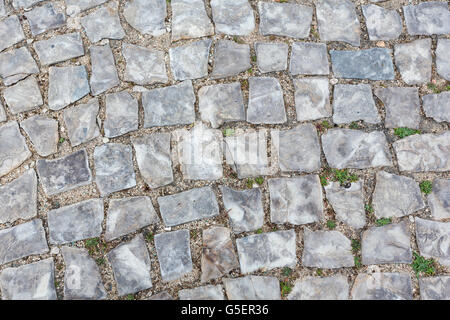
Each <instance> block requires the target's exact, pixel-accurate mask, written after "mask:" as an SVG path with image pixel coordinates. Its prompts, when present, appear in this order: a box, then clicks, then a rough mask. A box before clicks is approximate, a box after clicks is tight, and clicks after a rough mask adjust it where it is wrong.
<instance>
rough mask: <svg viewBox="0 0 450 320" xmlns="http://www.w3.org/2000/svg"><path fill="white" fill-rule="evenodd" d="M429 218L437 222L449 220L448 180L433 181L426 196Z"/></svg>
mask: <svg viewBox="0 0 450 320" xmlns="http://www.w3.org/2000/svg"><path fill="white" fill-rule="evenodd" d="M428 205H429V206H430V210H431V216H432V217H433V218H434V219H437V220H443V219H448V218H450V180H449V179H439V178H438V179H435V180H434V181H433V186H432V191H431V194H430V195H429V196H428Z"/></svg>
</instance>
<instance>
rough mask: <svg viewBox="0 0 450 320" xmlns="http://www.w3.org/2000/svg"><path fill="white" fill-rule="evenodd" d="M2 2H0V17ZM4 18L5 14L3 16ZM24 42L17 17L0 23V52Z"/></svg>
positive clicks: (23, 35) (8, 18)
mask: <svg viewBox="0 0 450 320" xmlns="http://www.w3.org/2000/svg"><path fill="white" fill-rule="evenodd" d="M1 10H2V2H0V17H2V14H1ZM4 15H5V16H6V12H5V14H4ZM22 40H25V34H24V33H23V30H22V26H21V25H20V21H19V18H18V17H17V16H10V17H7V18H5V19H3V20H1V21H0V51H3V50H4V49H6V48H8V47H11V46H12V45H15V44H16V43H19V42H20V41H22Z"/></svg>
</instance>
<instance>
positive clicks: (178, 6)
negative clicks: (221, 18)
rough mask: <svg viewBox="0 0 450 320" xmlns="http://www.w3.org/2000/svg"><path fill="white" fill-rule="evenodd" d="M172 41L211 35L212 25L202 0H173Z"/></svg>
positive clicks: (171, 3) (171, 4) (212, 32)
mask: <svg viewBox="0 0 450 320" xmlns="http://www.w3.org/2000/svg"><path fill="white" fill-rule="evenodd" d="M170 6H171V8H172V41H177V40H181V39H189V38H200V37H206V36H212V35H213V34H214V26H213V24H212V23H211V20H210V19H209V17H208V15H207V14H206V10H205V5H204V3H203V1H202V0H173V1H171V2H170Z"/></svg>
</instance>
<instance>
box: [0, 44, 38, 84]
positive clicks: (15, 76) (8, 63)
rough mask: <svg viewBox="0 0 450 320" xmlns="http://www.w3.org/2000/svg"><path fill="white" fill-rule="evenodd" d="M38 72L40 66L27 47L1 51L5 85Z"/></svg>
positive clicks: (0, 67)
mask: <svg viewBox="0 0 450 320" xmlns="http://www.w3.org/2000/svg"><path fill="white" fill-rule="evenodd" d="M36 73H39V68H38V66H37V64H36V61H34V59H33V57H32V56H31V54H30V51H28V49H27V48H26V47H21V48H18V49H12V50H9V51H6V52H3V53H0V78H1V79H2V81H3V83H4V84H5V86H10V85H12V84H14V83H16V82H17V81H19V80H22V79H23V78H26V77H27V76H29V75H30V74H36Z"/></svg>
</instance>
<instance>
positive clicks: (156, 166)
mask: <svg viewBox="0 0 450 320" xmlns="http://www.w3.org/2000/svg"><path fill="white" fill-rule="evenodd" d="M131 142H132V143H133V147H134V150H135V152H136V162H137V164H138V167H139V171H140V173H141V175H142V178H143V179H144V181H145V183H147V184H148V185H149V186H150V188H159V187H162V186H165V185H168V184H170V183H172V182H173V172H172V160H171V154H170V133H153V134H149V135H143V136H140V137H136V138H132V139H131Z"/></svg>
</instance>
